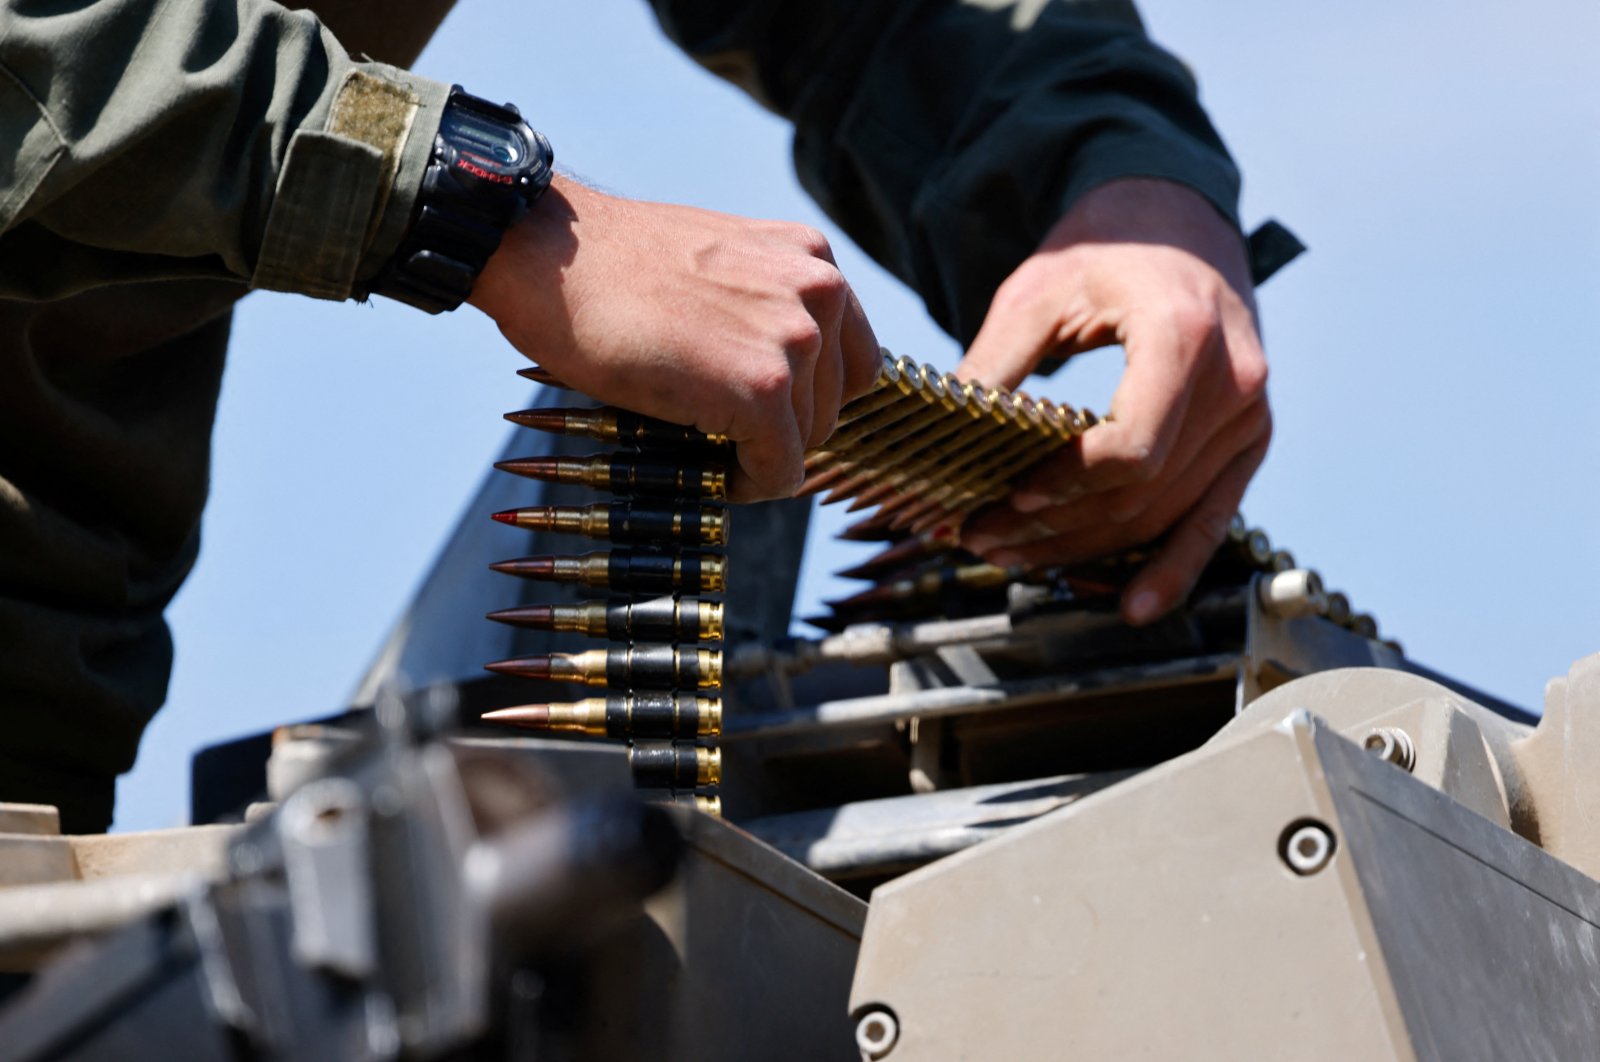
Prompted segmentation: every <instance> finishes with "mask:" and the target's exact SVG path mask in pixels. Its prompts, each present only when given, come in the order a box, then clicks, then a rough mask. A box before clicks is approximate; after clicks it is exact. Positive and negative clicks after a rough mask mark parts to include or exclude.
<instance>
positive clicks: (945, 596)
mask: <svg viewBox="0 0 1600 1062" xmlns="http://www.w3.org/2000/svg"><path fill="white" fill-rule="evenodd" d="M1154 555H1155V547H1154V546H1149V547H1143V548H1137V549H1131V550H1125V551H1123V552H1122V553H1119V554H1117V555H1115V556H1111V557H1106V558H1103V559H1101V560H1099V561H1095V562H1091V563H1085V564H1077V565H1071V566H1065V567H1050V568H1039V569H1032V570H1029V569H1024V568H1018V567H1010V568H1001V567H997V566H995V565H992V564H986V563H984V562H982V561H980V560H979V559H978V558H977V557H974V556H973V555H971V554H969V553H966V552H965V551H963V550H961V549H960V544H959V538H958V536H957V535H956V533H955V532H954V531H953V530H951V529H948V528H939V529H934V530H929V531H924V532H922V533H920V534H903V537H901V538H900V539H899V540H898V541H894V542H892V543H891V544H890V545H889V546H888V547H887V548H885V549H884V550H882V551H881V552H879V553H878V554H876V555H874V556H872V557H869V558H868V559H867V560H865V561H863V562H861V563H860V564H857V565H854V566H852V567H850V568H846V569H844V570H842V571H839V572H835V573H834V574H835V575H837V576H839V577H841V578H848V579H865V580H868V581H872V582H873V583H874V585H873V586H871V587H870V588H868V589H867V590H864V591H861V592H860V593H857V594H852V595H851V596H849V597H846V598H842V599H839V600H835V601H828V602H824V603H825V604H826V605H828V606H829V609H830V613H829V614H828V615H825V616H816V617H809V618H808V619H807V622H808V623H811V624H812V625H813V626H816V627H819V628H822V629H824V630H829V631H839V630H843V629H844V628H845V627H846V626H848V625H850V624H852V623H873V622H889V621H899V620H908V619H921V618H927V617H929V616H932V615H936V614H940V613H946V614H948V613H949V612H950V611H951V604H952V596H954V597H955V598H957V599H959V600H960V603H962V604H966V605H971V606H976V607H974V608H969V609H968V610H967V614H971V612H974V611H980V610H981V609H982V607H983V606H988V607H993V608H1003V607H1005V602H1004V600H1003V596H996V595H995V594H994V593H993V591H994V589H995V588H997V587H1004V586H1007V585H1009V584H1011V583H1017V582H1021V583H1031V584H1037V585H1046V586H1049V585H1055V586H1058V587H1061V588H1064V589H1066V590H1068V591H1070V592H1072V593H1073V594H1075V595H1077V596H1096V595H1107V594H1115V593H1118V592H1120V591H1121V589H1122V588H1123V587H1124V586H1126V585H1127V582H1128V580H1129V579H1131V578H1132V577H1133V576H1134V575H1135V574H1137V572H1138V571H1139V569H1140V568H1141V567H1143V565H1144V564H1146V563H1147V562H1148V561H1149V560H1150V559H1151V558H1152V557H1153V556H1154ZM1297 568H1298V561H1297V560H1296V559H1295V557H1294V554H1292V553H1291V552H1289V551H1288V550H1285V549H1277V548H1274V546H1273V544H1272V540H1271V538H1270V537H1269V536H1268V535H1267V533H1266V531H1264V530H1262V529H1261V528H1258V527H1251V526H1250V525H1249V524H1248V523H1247V522H1246V521H1245V519H1244V517H1243V516H1242V515H1239V514H1235V515H1234V517H1233V519H1232V520H1231V521H1230V522H1229V525H1228V533H1227V538H1226V540H1225V541H1224V542H1223V544H1222V545H1221V546H1220V547H1219V548H1218V551H1217V554H1216V556H1215V557H1214V558H1213V559H1212V562H1211V564H1210V566H1208V568H1207V570H1206V574H1203V575H1202V576H1201V582H1202V584H1204V583H1206V582H1207V581H1213V580H1216V579H1222V580H1230V581H1238V580H1242V579H1247V578H1249V577H1250V576H1251V575H1255V574H1261V575H1273V574H1276V573H1279V572H1286V571H1291V570H1295V569H1297ZM1309 575H1310V577H1311V580H1312V585H1313V586H1314V587H1315V588H1316V593H1314V594H1312V595H1311V597H1310V600H1309V601H1308V605H1309V607H1310V609H1311V611H1313V612H1315V613H1316V614H1317V615H1320V616H1322V617H1323V618H1324V619H1327V620H1328V621H1330V622H1332V623H1334V624H1336V625H1338V626H1340V627H1343V628H1345V629H1346V630H1348V631H1350V632H1352V633H1354V634H1357V635H1359V636H1361V637H1363V638H1366V639H1369V640H1371V641H1379V642H1381V644H1383V645H1385V646H1387V647H1388V648H1390V649H1392V650H1394V651H1395V652H1397V653H1403V649H1402V648H1401V646H1400V644H1399V643H1398V642H1394V641H1390V640H1383V639H1381V638H1380V637H1379V631H1378V623H1377V620H1376V619H1374V618H1373V617H1372V616H1371V615H1369V614H1367V613H1363V612H1356V611H1354V610H1353V609H1352V608H1351V606H1350V599H1349V598H1348V597H1347V596H1346V595H1345V594H1343V593H1341V592H1338V591H1333V592H1331V593H1328V592H1323V591H1322V589H1321V577H1320V575H1318V574H1317V573H1316V572H1310V573H1309ZM985 591H988V592H991V593H990V596H989V597H988V598H985V597H984V596H982V594H983V592H985Z"/></svg>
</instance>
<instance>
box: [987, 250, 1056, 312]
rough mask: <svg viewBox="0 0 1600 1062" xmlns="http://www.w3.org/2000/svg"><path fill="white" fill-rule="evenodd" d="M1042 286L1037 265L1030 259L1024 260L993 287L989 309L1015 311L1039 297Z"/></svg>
mask: <svg viewBox="0 0 1600 1062" xmlns="http://www.w3.org/2000/svg"><path fill="white" fill-rule="evenodd" d="M1043 287H1044V283H1043V278H1042V277H1041V276H1040V275H1039V269H1038V267H1037V266H1035V265H1034V264H1033V262H1032V261H1031V260H1030V261H1027V262H1024V263H1023V264H1022V265H1020V266H1018V267H1017V268H1016V270H1015V272H1013V273H1012V274H1011V275H1010V276H1008V277H1006V279H1005V280H1004V281H1002V282H1001V284H1000V286H999V287H998V288H996V289H995V292H994V299H993V301H992V305H991V307H990V310H991V312H993V311H995V310H999V311H1015V310H1017V309H1019V308H1021V307H1023V306H1027V305H1030V304H1031V303H1033V302H1034V301H1035V300H1036V299H1038V298H1039V297H1040V294H1041V292H1042V289H1043Z"/></svg>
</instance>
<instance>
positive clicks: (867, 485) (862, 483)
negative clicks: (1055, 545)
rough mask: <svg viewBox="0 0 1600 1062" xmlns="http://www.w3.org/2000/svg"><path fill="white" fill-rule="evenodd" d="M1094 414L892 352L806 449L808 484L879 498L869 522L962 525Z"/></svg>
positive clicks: (856, 501)
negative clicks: (827, 432)
mask: <svg viewBox="0 0 1600 1062" xmlns="http://www.w3.org/2000/svg"><path fill="white" fill-rule="evenodd" d="M1094 423H1095V418H1094V417H1093V416H1092V415H1091V414H1086V413H1082V412H1079V411H1077V410H1074V409H1072V408H1071V407H1069V406H1062V405H1057V404H1056V403H1054V402H1051V401H1050V400H1049V399H1043V398H1033V397H1031V396H1029V395H1025V394H1023V393H1021V392H1017V391H1008V390H1006V389H1004V388H986V387H983V386H982V385H980V384H976V383H973V382H971V381H963V380H958V379H956V378H955V377H954V376H952V375H951V374H949V373H940V372H937V371H936V370H934V369H931V368H929V367H928V366H926V365H919V364H917V363H916V362H914V361H912V360H911V359H910V358H905V357H900V358H895V357H892V356H890V355H888V354H885V355H884V360H883V364H882V365H881V366H880V369H879V373H878V378H877V380H876V382H875V383H874V386H873V388H872V389H871V390H870V391H868V392H867V393H866V394H864V395H862V396H860V397H859V398H856V399H855V400H854V401H852V402H850V403H849V404H847V405H846V406H845V407H844V409H843V410H841V412H840V414H839V425H838V427H837V428H836V429H835V431H834V433H833V435H832V436H831V437H830V438H829V439H828V440H827V442H825V443H823V444H822V445H821V446H820V447H817V448H816V449H813V450H811V451H810V452H808V453H807V455H806V480H805V483H804V484H803V485H802V487H801V488H800V489H801V493H803V494H815V493H820V492H823V491H826V492H827V494H826V495H825V496H824V498H823V504H832V503H835V502H840V501H845V500H850V501H851V502H852V505H851V511H852V512H854V511H859V510H862V509H867V508H871V507H874V506H876V507H877V512H876V513H874V515H873V516H872V518H871V520H869V521H867V524H868V527H869V528H870V529H882V530H884V531H888V532H891V533H892V532H896V531H901V530H905V529H909V530H910V531H912V532H913V533H920V532H923V531H927V530H931V529H936V528H941V527H953V526H955V525H956V524H958V523H959V522H960V520H961V518H962V517H964V516H965V515H966V514H967V513H970V512H972V511H974V510H975V509H978V508H981V507H982V506H983V505H986V504H988V503H989V502H992V501H996V500H998V499H1000V498H1002V497H1004V496H1005V493H1006V491H1007V490H1009V488H1010V484H1011V483H1012V482H1013V481H1015V480H1016V479H1017V478H1018V477H1020V476H1022V475H1023V474H1024V473H1026V472H1027V471H1028V470H1029V469H1031V468H1033V467H1034V466H1035V465H1037V464H1039V463H1040V462H1041V461H1044V460H1045V459H1047V458H1048V457H1049V456H1050V455H1051V454H1053V453H1055V452H1056V451H1058V450H1060V449H1061V448H1063V447H1065V446H1068V445H1070V444H1071V443H1072V442H1073V441H1074V440H1076V439H1077V438H1079V437H1080V436H1082V435H1083V433H1084V432H1085V431H1087V430H1088V429H1089V427H1091V426H1092V425H1093V424H1094Z"/></svg>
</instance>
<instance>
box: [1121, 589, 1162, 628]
mask: <svg viewBox="0 0 1600 1062" xmlns="http://www.w3.org/2000/svg"><path fill="white" fill-rule="evenodd" d="M1160 614H1161V595H1160V594H1157V593H1156V592H1155V591H1154V590H1140V591H1139V592H1138V593H1137V594H1134V595H1133V596H1132V597H1131V598H1129V599H1128V621H1129V622H1130V623H1133V624H1135V625H1142V624H1145V623H1149V622H1150V621H1151V620H1153V619H1155V618H1156V617H1157V616H1158V615H1160Z"/></svg>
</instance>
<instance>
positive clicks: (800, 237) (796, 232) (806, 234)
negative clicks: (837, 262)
mask: <svg viewBox="0 0 1600 1062" xmlns="http://www.w3.org/2000/svg"><path fill="white" fill-rule="evenodd" d="M789 238H790V239H791V240H793V241H794V243H795V245H796V246H798V247H800V248H801V249H802V250H804V251H805V252H806V253H807V254H808V255H811V256H812V257H814V258H827V259H830V260H831V259H832V258H833V248H832V246H830V245H829V243H828V237H827V236H825V235H823V232H822V230H821V229H819V228H817V227H816V226H814V225H791V226H790V227H789Z"/></svg>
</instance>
